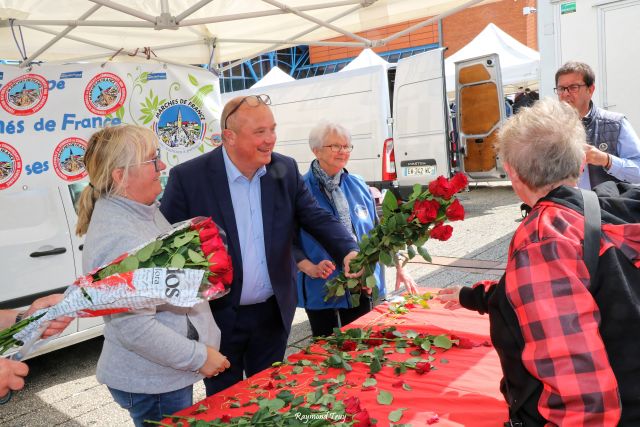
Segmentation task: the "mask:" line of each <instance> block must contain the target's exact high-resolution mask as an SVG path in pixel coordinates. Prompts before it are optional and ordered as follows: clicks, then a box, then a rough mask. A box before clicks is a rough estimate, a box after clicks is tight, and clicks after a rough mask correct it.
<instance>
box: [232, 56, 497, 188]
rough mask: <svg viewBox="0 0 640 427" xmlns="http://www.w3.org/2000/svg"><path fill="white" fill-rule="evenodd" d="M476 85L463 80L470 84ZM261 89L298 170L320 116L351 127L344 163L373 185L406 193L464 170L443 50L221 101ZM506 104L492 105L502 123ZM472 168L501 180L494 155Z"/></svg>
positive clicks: (479, 175) (282, 147)
mask: <svg viewBox="0 0 640 427" xmlns="http://www.w3.org/2000/svg"><path fill="white" fill-rule="evenodd" d="M496 63H497V62H496ZM496 78H498V79H499V67H491V72H490V80H491V79H492V81H494V83H495V82H496ZM498 82H499V80H498ZM476 83H477V82H468V86H470V85H475V84H476ZM500 91H501V88H500ZM463 92H464V93H469V92H470V91H469V90H466V91H463ZM262 93H264V94H267V95H269V97H270V98H271V107H272V109H273V112H274V115H275V118H276V122H277V124H278V127H277V134H278V142H277V144H276V151H278V152H281V153H283V154H286V155H288V156H291V157H293V158H295V159H296V160H297V161H298V163H299V165H300V170H301V172H302V173H305V172H306V171H307V170H308V168H309V163H310V162H311V160H313V158H314V157H313V154H312V152H311V150H310V149H309V145H308V136H309V131H310V129H311V128H312V127H313V126H314V125H315V124H316V123H317V122H318V121H320V120H329V121H335V122H337V123H340V124H341V125H343V126H345V127H346V128H347V129H349V131H350V132H351V134H352V143H353V145H354V150H353V152H352V154H351V160H350V161H349V166H348V169H349V171H350V172H352V173H356V174H358V175H360V176H362V177H363V178H364V179H365V181H367V183H368V184H369V185H370V186H373V187H376V188H378V189H381V190H382V189H394V190H396V191H397V192H399V193H400V195H401V196H406V195H407V194H409V193H410V192H411V189H412V187H413V185H414V184H416V183H419V184H426V183H428V182H429V181H431V180H433V179H435V178H436V177H438V176H439V175H444V176H446V177H449V176H450V175H451V174H452V173H453V172H456V171H458V170H464V165H465V163H463V162H458V160H457V159H458V158H460V157H464V156H465V155H466V153H465V148H466V144H467V141H466V140H465V141H463V144H462V145H454V144H452V142H453V141H452V140H451V139H450V135H451V122H450V119H449V107H448V103H447V98H446V93H445V80H444V49H442V48H440V49H434V50H431V51H428V52H425V53H422V54H419V55H415V56H412V57H409V58H405V59H402V60H400V61H399V62H398V63H397V64H396V65H391V66H390V67H389V68H387V67H386V66H383V65H376V66H371V67H366V68H361V69H355V70H349V71H341V72H338V73H334V74H328V75H324V76H319V77H312V78H308V79H302V80H296V81H292V82H286V83H280V84H275V85H270V86H262V87H258V88H253V89H247V90H244V91H236V92H231V93H226V94H223V96H222V99H223V102H226V101H227V100H229V99H231V98H233V97H235V96H243V95H250V94H262ZM498 95H499V96H501V95H500V94H498V93H497V92H496V93H495V94H494V96H498ZM468 99H469V98H468V97H467V98H465V99H464V100H461V101H460V102H463V101H464V107H463V108H464V110H463V111H468V112H469V114H472V113H471V112H472V111H474V114H475V111H477V108H475V109H474V105H472V104H473V102H468V101H467V100H468ZM499 99H502V98H499ZM496 104H497V100H496ZM503 109H504V106H503V107H502V110H500V109H498V111H497V113H498V114H499V115H501V117H500V118H499V120H498V122H499V123H501V121H502V118H503V117H504V111H503ZM485 146H486V147H489V144H485ZM480 149H481V150H482V147H480ZM491 149H492V147H491ZM476 151H477V150H476ZM493 153H494V154H495V151H493ZM474 154H475V152H474ZM491 156H492V155H491V154H489V155H488V157H491ZM470 167H471V170H470V172H471V173H469V176H470V178H471V179H481V180H482V181H487V180H494V179H505V175H504V172H503V171H502V170H501V169H500V168H499V166H498V165H497V164H496V162H495V161H494V164H493V166H492V167H491V168H488V169H487V170H485V169H484V168H480V169H479V170H476V169H478V167H476V166H475V165H473V162H471V163H470Z"/></svg>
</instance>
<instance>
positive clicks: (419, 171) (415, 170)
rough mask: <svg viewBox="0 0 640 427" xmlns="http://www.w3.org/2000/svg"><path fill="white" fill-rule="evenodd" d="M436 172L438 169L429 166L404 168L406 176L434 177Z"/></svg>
mask: <svg viewBox="0 0 640 427" xmlns="http://www.w3.org/2000/svg"><path fill="white" fill-rule="evenodd" d="M435 172H436V167H435V166H433V165H429V166H411V167H405V168H404V176H421V175H433V174H435Z"/></svg>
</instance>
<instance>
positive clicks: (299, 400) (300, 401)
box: [291, 396, 304, 408]
mask: <svg viewBox="0 0 640 427" xmlns="http://www.w3.org/2000/svg"><path fill="white" fill-rule="evenodd" d="M303 403H304V396H296V397H295V398H294V399H293V400H292V401H291V407H292V408H295V407H296V406H300V405H302V404H303Z"/></svg>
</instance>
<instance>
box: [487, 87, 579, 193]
mask: <svg viewBox="0 0 640 427" xmlns="http://www.w3.org/2000/svg"><path fill="white" fill-rule="evenodd" d="M585 143H586V134H585V130H584V126H583V125H582V121H581V120H580V118H579V117H578V113H577V112H576V110H575V109H574V108H573V107H571V106H570V105H569V104H567V103H565V102H561V101H558V100H556V99H554V98H545V99H543V100H540V101H538V102H536V103H535V104H533V106H531V107H528V108H523V109H521V110H520V111H519V112H518V114H514V115H513V116H512V117H511V118H510V119H509V120H507V122H506V123H505V125H504V126H503V127H502V129H501V130H500V133H499V134H498V153H499V155H500V157H501V159H502V161H503V162H505V163H507V164H509V166H511V168H512V169H513V170H514V171H515V172H516V173H517V174H518V176H519V177H520V179H521V180H522V181H523V182H524V183H525V184H526V185H527V186H529V187H530V188H532V189H540V188H544V187H546V186H548V185H551V184H556V183H559V182H561V181H563V180H565V179H577V178H578V177H579V176H580V167H581V166H582V163H583V161H584V148H583V147H584V144H585Z"/></svg>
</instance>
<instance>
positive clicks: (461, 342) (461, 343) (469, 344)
mask: <svg viewBox="0 0 640 427" xmlns="http://www.w3.org/2000/svg"><path fill="white" fill-rule="evenodd" d="M451 339H452V340H458V344H456V345H457V346H458V347H460V348H464V349H469V348H473V347H476V346H475V345H474V344H473V341H471V340H470V339H469V338H463V337H459V336H457V335H451Z"/></svg>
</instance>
